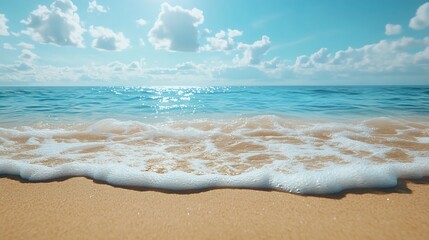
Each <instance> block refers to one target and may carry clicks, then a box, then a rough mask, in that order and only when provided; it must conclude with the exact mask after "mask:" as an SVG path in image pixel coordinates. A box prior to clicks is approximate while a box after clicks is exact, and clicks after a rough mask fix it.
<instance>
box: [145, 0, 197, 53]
mask: <svg viewBox="0 0 429 240" xmlns="http://www.w3.org/2000/svg"><path fill="white" fill-rule="evenodd" d="M203 22H204V16H203V12H202V11H201V10H199V9H196V8H193V9H191V10H188V9H183V8H182V7H180V6H175V7H173V6H170V5H169V4H168V3H163V4H161V12H160V13H159V15H158V19H157V20H156V22H155V24H154V25H153V27H152V29H151V30H150V31H149V34H148V36H149V42H150V43H151V44H152V45H153V46H155V48H156V49H164V50H170V51H180V52H195V51H197V50H198V47H199V44H198V29H197V26H198V25H200V24H202V23H203Z"/></svg>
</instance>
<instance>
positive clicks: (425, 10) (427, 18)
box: [409, 2, 429, 30]
mask: <svg viewBox="0 0 429 240" xmlns="http://www.w3.org/2000/svg"><path fill="white" fill-rule="evenodd" d="M409 25H410V28H412V29H416V30H420V29H423V28H427V27H429V2H427V3H425V4H423V5H421V6H420V7H419V8H418V9H417V12H416V15H415V16H414V17H413V18H412V19H411V20H410V24H409Z"/></svg>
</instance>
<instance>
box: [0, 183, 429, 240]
mask: <svg viewBox="0 0 429 240" xmlns="http://www.w3.org/2000/svg"><path fill="white" fill-rule="evenodd" d="M428 182H429V181H428V180H427V179H424V180H421V181H414V182H402V183H401V184H400V186H399V187H397V188H395V189H387V190H383V191H373V190H361V191H351V192H348V193H342V194H337V195H330V196H300V195H294V194H289V193H283V192H275V191H258V190H240V189H219V190H210V191H203V192H196V193H185V194H178V193H163V192H157V191H152V190H143V189H124V188H117V187H112V186H110V185H107V184H102V183H96V182H94V181H92V180H89V179H85V178H72V179H68V180H64V181H54V182H47V183H26V182H24V181H21V180H19V179H11V178H7V177H3V178H0V239H83V238H84V239H165V238H168V239H189V238H191V239H289V238H295V239H298V238H302V239H310V238H311V239H429V200H428V197H429V185H428Z"/></svg>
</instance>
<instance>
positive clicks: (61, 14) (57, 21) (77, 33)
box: [21, 0, 85, 47]
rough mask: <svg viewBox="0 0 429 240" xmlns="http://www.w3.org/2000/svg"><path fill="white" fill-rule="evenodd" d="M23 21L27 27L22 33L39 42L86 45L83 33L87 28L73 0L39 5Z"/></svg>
mask: <svg viewBox="0 0 429 240" xmlns="http://www.w3.org/2000/svg"><path fill="white" fill-rule="evenodd" d="M21 22H22V23H23V24H25V25H26V27H27V28H26V29H25V30H24V31H22V33H24V34H26V35H29V36H30V37H31V38H32V39H33V40H35V41H37V42H40V43H50V44H54V45H57V46H77V47H84V44H83V37H82V34H83V33H84V31H85V30H84V29H83V28H82V26H81V23H80V18H79V15H78V14H77V7H76V6H75V5H74V4H73V2H72V1H71V0H56V1H54V2H53V3H52V4H51V5H50V6H49V7H47V6H44V5H39V6H38V8H37V9H36V10H34V11H32V12H31V14H30V16H29V17H28V18H27V19H25V20H22V21H21Z"/></svg>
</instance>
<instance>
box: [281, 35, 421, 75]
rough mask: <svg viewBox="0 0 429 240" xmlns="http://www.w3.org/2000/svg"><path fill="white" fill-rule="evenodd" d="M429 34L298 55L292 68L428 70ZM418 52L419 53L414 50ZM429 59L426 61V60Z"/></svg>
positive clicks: (307, 70) (309, 70)
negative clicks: (331, 51)
mask: <svg viewBox="0 0 429 240" xmlns="http://www.w3.org/2000/svg"><path fill="white" fill-rule="evenodd" d="M428 49H429V37H426V38H423V39H415V38H410V37H403V38H401V39H398V40H395V41H387V40H382V41H380V42H378V43H374V44H368V45H365V46H363V47H361V48H351V47H349V48H348V49H346V50H340V51H337V52H335V53H329V52H328V50H327V49H326V48H322V49H320V50H319V51H317V52H315V53H314V54H312V55H310V56H305V55H303V56H299V57H297V59H296V61H295V64H294V65H292V66H289V68H290V69H291V70H293V71H294V72H296V73H301V74H314V73H315V72H321V71H324V72H331V73H334V74H344V73H347V74H353V73H356V72H360V73H371V74H377V73H394V72H409V73H411V72H413V73H417V72H419V71H423V72H428V71H429V66H428V64H427V61H428V60H429V54H427V53H429V50H428ZM415 51H417V52H416V53H414V52H415ZM425 62H426V63H425Z"/></svg>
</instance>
